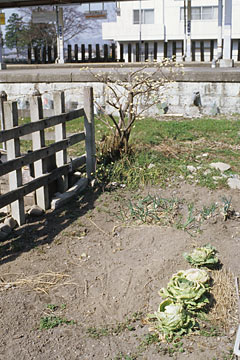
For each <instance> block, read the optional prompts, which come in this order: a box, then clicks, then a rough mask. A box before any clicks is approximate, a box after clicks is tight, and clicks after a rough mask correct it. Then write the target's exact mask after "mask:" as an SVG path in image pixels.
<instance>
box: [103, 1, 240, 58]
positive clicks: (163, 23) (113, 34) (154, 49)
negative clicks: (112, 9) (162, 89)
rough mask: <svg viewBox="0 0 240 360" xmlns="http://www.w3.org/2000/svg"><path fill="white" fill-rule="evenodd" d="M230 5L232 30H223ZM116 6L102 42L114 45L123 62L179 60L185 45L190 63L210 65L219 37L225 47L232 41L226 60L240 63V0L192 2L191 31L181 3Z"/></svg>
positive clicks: (130, 2) (227, 27)
mask: <svg viewBox="0 0 240 360" xmlns="http://www.w3.org/2000/svg"><path fill="white" fill-rule="evenodd" d="M220 1H221V3H222V6H221V7H222V9H223V13H222V21H221V22H222V28H221V29H220V24H219V3H220ZM230 2H231V5H230V6H231V7H232V9H231V14H230V16H231V26H229V24H227V26H225V19H226V8H227V7H228V5H226V4H229V3H230ZM186 3H187V1H186V2H185V4H186ZM117 6H118V8H117V18H116V22H109V23H103V24H102V32H103V39H105V40H113V41H115V42H117V45H118V58H119V59H122V60H124V61H125V62H131V61H139V60H142V61H144V60H146V59H148V60H150V61H151V60H154V59H155V60H161V59H162V58H164V57H172V56H176V58H177V60H181V59H182V57H183V55H184V54H185V55H186V47H187V45H186V44H187V41H189V43H190V44H191V45H190V50H189V53H190V55H191V60H193V61H194V60H195V61H211V60H212V59H213V58H215V57H217V55H218V46H219V41H220V40H218V39H219V36H220V38H222V41H223V40H224V39H225V43H227V41H228V42H229V41H231V43H230V45H231V50H229V53H230V55H229V56H230V58H232V59H233V60H235V61H240V0H191V18H190V19H191V21H190V29H189V27H188V20H189V18H187V9H186V7H185V10H184V0H137V1H129V2H119V3H117ZM140 14H141V15H142V16H140ZM188 16H190V15H189V13H188ZM219 29H220V30H219ZM219 31H220V35H219ZM225 36H228V40H226V37H225ZM187 38H188V40H187ZM223 43H224V41H223ZM230 45H229V46H230Z"/></svg>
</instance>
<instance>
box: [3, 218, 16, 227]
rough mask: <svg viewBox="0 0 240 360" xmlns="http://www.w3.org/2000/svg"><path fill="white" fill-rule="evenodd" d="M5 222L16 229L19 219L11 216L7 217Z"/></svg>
mask: <svg viewBox="0 0 240 360" xmlns="http://www.w3.org/2000/svg"><path fill="white" fill-rule="evenodd" d="M4 224H5V225H8V226H10V228H11V229H14V228H15V227H16V226H17V221H16V220H15V219H14V218H12V217H9V218H7V219H5V221H4Z"/></svg>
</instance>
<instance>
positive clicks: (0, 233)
mask: <svg viewBox="0 0 240 360" xmlns="http://www.w3.org/2000/svg"><path fill="white" fill-rule="evenodd" d="M8 235H9V234H7V233H5V232H4V231H0V241H4V240H6V238H7V237H8Z"/></svg>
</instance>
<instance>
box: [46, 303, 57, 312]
mask: <svg viewBox="0 0 240 360" xmlns="http://www.w3.org/2000/svg"><path fill="white" fill-rule="evenodd" d="M57 308H58V306H57V305H54V304H48V305H47V309H49V310H51V311H56V310H57Z"/></svg>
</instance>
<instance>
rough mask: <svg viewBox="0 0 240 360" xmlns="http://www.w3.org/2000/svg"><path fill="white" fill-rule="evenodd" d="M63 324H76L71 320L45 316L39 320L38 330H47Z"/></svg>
mask: <svg viewBox="0 0 240 360" xmlns="http://www.w3.org/2000/svg"><path fill="white" fill-rule="evenodd" d="M63 324H67V325H74V324H76V322H75V321H73V320H66V319H64V318H61V317H59V316H45V317H43V318H41V319H40V325H39V329H40V330H48V329H52V328H55V327H57V326H59V325H63Z"/></svg>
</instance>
